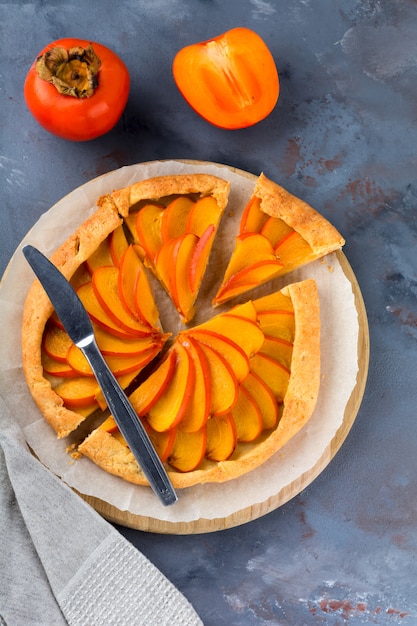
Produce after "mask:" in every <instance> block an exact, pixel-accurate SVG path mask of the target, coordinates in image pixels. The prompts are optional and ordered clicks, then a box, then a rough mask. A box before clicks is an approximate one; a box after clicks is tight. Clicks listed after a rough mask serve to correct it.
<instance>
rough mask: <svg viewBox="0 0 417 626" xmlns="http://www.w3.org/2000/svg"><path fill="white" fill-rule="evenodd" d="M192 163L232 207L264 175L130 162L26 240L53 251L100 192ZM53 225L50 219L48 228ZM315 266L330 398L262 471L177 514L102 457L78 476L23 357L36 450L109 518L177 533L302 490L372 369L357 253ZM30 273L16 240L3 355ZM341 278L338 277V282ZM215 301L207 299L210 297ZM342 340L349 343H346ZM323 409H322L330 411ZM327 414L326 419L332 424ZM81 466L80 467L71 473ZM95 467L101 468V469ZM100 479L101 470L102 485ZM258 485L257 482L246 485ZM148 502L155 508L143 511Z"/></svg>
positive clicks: (342, 434)
mask: <svg viewBox="0 0 417 626" xmlns="http://www.w3.org/2000/svg"><path fill="white" fill-rule="evenodd" d="M189 171H191V172H200V171H204V172H207V173H214V174H216V175H219V176H223V177H225V178H226V179H229V180H231V181H233V183H234V184H233V185H232V187H233V196H234V199H233V203H231V206H232V204H233V206H235V207H240V206H243V205H244V201H245V198H246V199H247V197H249V194H250V193H251V190H252V188H253V184H254V183H255V181H256V177H255V176H254V175H252V174H249V173H248V172H243V171H241V170H236V169H235V168H231V167H229V166H224V165H221V164H216V163H205V162H191V161H162V162H159V161H158V162H149V163H142V164H136V165H133V166H127V167H125V168H121V169H120V170H116V171H114V172H110V173H108V174H106V175H104V176H102V177H99V178H97V179H94V180H93V181H90V182H89V183H86V184H85V185H83V186H82V187H80V188H78V189H76V190H74V191H73V192H71V194H69V195H68V196H66V197H65V198H63V199H62V200H61V201H59V202H58V203H57V204H56V205H55V206H54V207H52V208H51V209H50V210H49V211H48V212H47V213H46V214H45V215H44V216H42V218H41V219H40V220H39V222H38V223H37V224H35V226H34V227H33V228H32V229H31V231H30V232H29V233H28V234H27V236H26V238H25V240H24V241H23V242H22V243H21V245H23V243H25V242H27V243H32V244H35V245H38V247H40V249H42V250H43V251H44V252H45V253H46V254H48V253H50V252H51V250H54V249H56V247H57V246H58V245H59V244H60V243H62V241H64V240H65V239H66V237H67V236H68V233H71V232H73V231H74V230H75V229H76V227H78V225H79V224H80V223H82V221H83V220H84V219H85V217H86V216H87V215H89V214H91V212H92V211H94V210H95V203H96V199H97V198H98V197H99V196H100V195H102V194H103V193H108V192H109V191H111V189H115V188H120V187H123V186H126V185H128V184H129V183H130V181H131V180H132V178H133V180H137V179H138V178H147V177H151V176H153V175H159V174H172V173H179V172H181V173H184V172H187V173H188V172H189ZM74 207H76V210H74ZM232 216H235V217H232ZM229 217H230V218H231V222H230V227H231V229H232V230H230V228H229V230H226V231H225V232H224V233H222V234H223V235H224V236H223V239H222V240H221V241H220V246H223V245H226V246H228V245H229V246H232V245H233V240H234V239H233V233H234V226H235V224H234V221H233V220H236V219H238V217H236V215H235V213H234V212H233V211H232V210H231V213H230V214H229ZM46 224H47V226H48V227H47V228H45V225H46ZM228 252H230V250H229V251H228ZM228 252H227V253H228ZM227 253H226V257H227ZM315 263H316V264H317V263H320V262H315ZM313 265H314V264H313ZM336 266H337V267H336ZM327 270H328V272H329V273H328V272H327ZM334 270H336V273H335V272H334ZM312 273H313V274H314V273H316V275H317V276H318V278H319V287H320V288H321V287H322V288H323V296H324V299H323V314H324V319H325V322H326V324H327V326H326V328H327V330H330V337H331V339H330V342H329V344H328V347H327V350H326V355H327V360H326V359H324V361H323V364H324V363H326V369H325V370H323V377H324V378H323V382H324V384H323V387H322V389H323V392H322V394H320V396H321V399H322V400H323V402H322V403H321V404H320V396H319V404H320V407H319V409H318V411H317V413H316V415H315V416H314V415H313V418H312V420H310V423H311V424H313V425H312V428H311V429H309V425H307V429H306V430H305V429H303V430H302V431H301V432H300V433H299V434H300V435H301V437H300V438H299V439H296V437H295V438H294V440H293V442H289V444H287V445H286V446H284V448H283V449H282V450H281V451H280V452H279V453H277V454H276V455H275V456H273V457H272V458H271V459H270V460H269V461H268V462H267V463H271V465H268V466H267V465H265V467H264V466H260V468H257V469H256V470H254V471H253V472H254V473H253V474H252V473H251V475H250V476H248V481H246V480H245V479H244V477H241V478H238V479H236V482H235V481H229V482H228V483H224V484H216V485H214V486H213V489H211V486H210V490H209V491H207V489H206V487H207V485H204V486H200V485H197V486H196V487H195V489H196V492H194V491H192V492H191V491H188V490H184V491H186V492H187V493H184V494H180V500H182V503H180V504H182V506H183V508H182V509H177V510H175V511H172V514H171V511H170V510H168V511H165V514H164V513H162V514H161V513H158V512H155V513H150V512H149V511H151V510H152V511H157V507H147V506H146V505H145V504H144V501H143V497H145V498H146V497H147V494H143V493H140V494H139V493H136V492H134V493H131V492H130V489H133V487H132V486H131V485H124V486H122V487H123V489H126V490H127V491H128V493H127V494H126V492H125V491H123V493H122V495H121V494H120V489H119V485H117V486H116V485H115V484H114V482H113V481H114V477H111V476H110V475H106V477H105V478H106V479H107V480H108V481H110V483H111V484H112V487H111V488H110V489H109V483H108V482H107V480H104V479H103V474H102V472H101V470H98V468H95V466H94V467H90V466H89V467H88V468H87V469H86V471H84V473H82V471H81V477H80V472H78V469H79V467H78V464H73V462H70V463H69V462H68V454H67V451H66V443H65V442H64V441H61V440H60V441H57V440H56V435H55V433H54V432H52V430H50V429H48V428H46V424H45V422H44V420H43V419H41V416H40V415H39V411H38V410H37V409H36V407H35V406H34V405H33V400H32V398H31V397H30V393H29V390H28V389H26V388H25V386H24V385H22V384H21V383H22V380H23V373H22V372H20V370H19V368H18V367H17V365H18V363H17V365H16V364H15V363H13V365H14V367H13V369H12V371H11V372H9V376H10V377H11V379H13V380H14V378H13V376H14V377H15V378H16V385H18V387H19V389H21V390H22V394H21V395H22V397H21V398H20V400H19V402H20V405H19V406H17V405H16V410H19V408H20V407H21V406H22V405H23V404H25V403H26V402H27V403H28V409H27V410H25V412H24V414H23V417H22V420H23V421H22V428H23V427H24V428H25V436H26V437H27V441H28V444H29V445H30V447H31V449H32V450H33V452H34V454H35V455H36V456H38V458H40V460H41V462H43V463H44V465H45V466H46V467H48V468H49V469H51V471H53V472H54V473H55V474H56V475H57V476H60V477H61V478H62V479H63V480H64V482H67V484H68V485H69V486H71V487H72V488H73V489H74V491H76V492H77V493H79V494H80V496H81V497H82V498H83V499H84V500H85V501H86V502H88V503H89V504H91V505H92V506H93V508H95V509H96V510H97V512H98V513H100V514H101V515H102V516H103V517H105V518H106V519H108V520H109V521H111V522H114V523H117V524H121V525H124V526H126V527H130V528H133V529H138V530H143V531H149V532H155V533H170V534H193V533H206V532H214V531H218V530H222V529H227V528H232V527H234V526H238V525H240V524H244V523H246V522H249V521H252V520H254V519H257V518H259V517H261V516H263V515H265V514H267V513H269V512H270V511H273V510H274V509H276V508H278V507H280V506H282V505H283V504H285V503H286V502H287V501H289V500H290V499H291V498H293V497H294V496H296V495H298V494H299V493H300V492H301V491H302V490H303V489H305V488H306V487H307V486H308V485H309V484H310V483H311V482H312V481H313V480H314V479H315V478H316V477H317V476H318V475H319V474H320V473H321V472H322V471H323V469H324V468H325V467H326V466H327V465H328V464H329V463H330V461H331V460H332V459H333V457H334V456H335V454H336V453H337V451H338V450H339V448H340V447H341V445H342V444H343V442H344V440H345V438H346V436H347V434H348V433H349V431H350V429H351V427H352V425H353V423H354V421H355V418H356V416H357V413H358V410H359V407H360V404H361V401H362V397H363V393H364V390H365V385H366V380H367V374H368V362H369V332H368V324H367V317H366V311H365V306H364V302H363V299H362V295H361V292H360V288H359V285H358V282H357V280H356V277H355V275H354V272H353V270H352V268H351V266H350V264H349V262H348V261H347V259H346V257H345V255H344V254H343V253H342V252H337V253H334V256H333V255H331V258H329V259H328V260H323V264H322V265H316V266H315V268H314V267H313V268H312ZM296 274H297V273H296ZM330 276H333V277H335V276H337V277H338V278H337V279H336V278H334V279H333V286H332V287H331V286H329V285H330V282H331V281H332V279H329V280H328V277H330ZM305 277H310V274H309V271H307V274H306V273H303V272H301V274H297V275H294V276H292V277H291V279H292V280H294V281H296V280H300V279H303V278H305ZM32 280H33V276H32V274H31V272H30V269H29V268H28V267H27V264H26V263H25V262H24V259H23V257H22V255H21V254H20V250H19V249H18V250H17V251H16V254H15V255H14V257H13V258H12V260H11V262H10V264H9V267H8V269H7V271H6V273H5V275H4V277H3V280H2V281H1V289H2V297H4V299H5V300H6V301H7V302H8V303H9V304H10V306H9V307H4V308H3V310H2V311H1V315H0V317H1V318H2V320H1V321H2V323H3V326H4V327H8V328H9V330H10V332H9V333H8V338H7V341H8V342H9V343H8V344H7V345H6V346H5V350H4V354H5V355H6V354H9V353H11V352H12V350H13V349H14V346H15V345H17V344H18V343H20V334H21V321H20V319H19V316H17V317H16V315H15V313H14V312H15V311H16V310H21V309H22V306H23V302H24V298H25V294H26V293H27V289H28V288H29V285H30V284H31V282H32ZM334 280H337V281H340V283H339V282H336V283H334ZM16 284H19V285H20V289H19V290H16V288H15V286H16ZM339 285H340V286H341V290H340V291H339V290H337V293H338V294H339V295H340V297H338V298H334V297H332V296H333V291H328V289H332V288H334V287H338V286H339ZM343 297H347V298H348V300H349V302H348V306H345V303H344V301H343V300H342V299H340V298H343ZM210 301H211V300H210V298H208V302H210ZM339 315H340V320H339ZM329 323H330V324H329ZM346 323H347V324H352V326H351V331H352V334H350V333H346V326H345V324H346ZM340 324H342V327H340ZM170 330H173V331H174V330H175V329H170ZM332 333H333V335H332ZM323 337H324V335H323ZM340 339H341V340H342V342H341V343H340V344H339V340H340ZM6 343H7V342H6ZM8 346H9V347H8ZM329 346H330V348H329ZM339 350H342V351H343V350H346V351H347V354H346V356H347V359H344V358H343V357H342V358H339V356H338V355H339ZM0 361H1V359H0ZM346 363H348V367H346ZM2 367H4V368H5V369H7V368H9V367H10V363H9V360H8V359H7V358H6V359H3V361H2ZM11 389H15V386H14V385H11ZM9 401H10V403H11V406H14V403H15V402H17V401H16V394H15V393H14V392H13V393H12V394H10V397H9ZM336 405H337V406H336ZM323 409H324V413H322V410H323ZM314 417H316V419H314ZM322 418H324V422H325V425H326V427H325V428H324V429H323V422H322ZM287 446H289V447H287ZM300 450H302V451H303V454H302V455H300V453H299V451H300ZM80 462H81V461H80ZM271 468H272V471H274V472H276V483H271V482H270V481H268V482H266V481H265V478H264V476H265V473H264V472H266V474H268V472H269V471H271ZM73 469H74V470H75V472H73V473H72V470H73ZM95 470H97V472H98V474H95V473H94V472H95ZM263 470H264V471H263ZM77 472H78V473H77ZM95 479H97V484H96V482H95ZM250 484H252V487H251V488H248V486H249V485H250ZM200 488H201V489H200ZM112 489H113V492H112ZM142 489H145V491H146V492H148V491H150V490H148V489H146V488H144V487H143V488H142ZM191 489H194V488H191ZM86 494H89V495H86ZM107 494H108V495H107ZM208 494H209V495H208ZM225 494H229V496H232V498H229V497H225ZM259 494H263V495H259ZM181 495H182V497H181ZM233 496H234V499H233ZM194 497H196V498H199V500H198V501H197V505H198V508H197V510H199V511H201V513H199V514H195V513H194V511H195V508H194V503H195V500H194ZM125 502H130V503H131V504H132V506H131V510H130V511H126V510H121V505H122V503H123V506H124V503H125ZM119 503H120V504H119ZM217 506H218V509H219V512H218V514H217V515H216V516H215V517H212V512H213V511H216V507H217ZM118 507H120V508H118ZM132 511H134V512H132ZM144 511H145V512H147V514H144V513H143V512H144ZM180 511H182V513H180ZM196 518H197V519H196ZM174 520H175V521H174ZM190 520H191V521H190Z"/></svg>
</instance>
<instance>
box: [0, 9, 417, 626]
mask: <svg viewBox="0 0 417 626" xmlns="http://www.w3.org/2000/svg"><path fill="white" fill-rule="evenodd" d="M234 26H247V27H249V28H252V29H254V30H255V31H256V32H258V33H259V34H260V35H261V36H262V37H263V38H264V40H265V41H266V43H267V44H268V46H269V48H270V50H271V52H272V53H273V55H274V57H275V59H276V63H277V66H278V70H279V73H280V77H281V94H280V98H279V102H278V105H277V107H276V109H275V110H274V112H273V113H272V114H271V115H270V116H269V117H268V118H267V119H266V120H265V121H263V122H262V123H260V124H258V125H256V126H254V127H252V128H249V129H245V130H239V131H224V130H221V129H218V128H215V127H213V126H210V125H209V124H207V123H206V122H205V121H204V120H203V119H201V118H199V117H198V116H197V115H196V114H195V113H194V112H193V111H192V110H191V109H190V108H189V107H188V105H187V104H186V103H185V102H184V100H183V99H182V96H181V95H180V94H179V92H178V91H177V89H176V87H175V84H174V81H173V78H172V74H171V63H172V59H173V56H174V55H175V53H176V51H177V50H178V49H179V48H181V47H182V46H183V45H186V44H188V43H193V42H195V41H200V40H204V39H207V38H209V37H212V36H214V35H217V34H220V33H221V32H224V31H225V30H227V29H228V28H232V27H234ZM0 29H1V32H0V34H1V43H0V45H1V55H2V71H1V75H0V81H1V83H0V84H1V99H2V100H1V102H2V104H1V122H0V123H1V136H0V142H1V143H0V175H1V181H2V182H1V188H0V193H1V218H2V222H1V224H2V225H1V230H0V243H1V247H0V254H1V266H0V271H1V272H2V271H3V270H4V268H5V267H6V264H7V262H8V260H9V258H10V256H11V255H12V253H13V251H14V249H15V248H16V246H17V245H18V243H19V241H20V240H21V239H22V237H23V236H24V235H25V234H26V232H27V231H28V230H29V228H30V227H31V226H32V225H33V224H34V223H35V222H36V221H37V219H38V218H39V216H40V215H41V214H42V213H44V212H45V211H46V210H47V209H49V208H50V207H51V206H52V205H53V204H54V203H55V202H56V201H57V200H59V199H60V198H61V197H62V196H64V195H65V194H66V193H68V192H69V191H71V190H73V189H74V188H76V187H78V186H79V185H81V184H83V183H84V182H86V181H88V180H90V179H91V178H94V177H96V176H97V175H99V174H102V173H105V172H108V171H110V170H113V169H115V168H117V167H120V166H122V165H128V164H131V163H137V162H141V161H149V160H154V159H164V158H169V159H170V158H187V159H203V160H210V161H217V162H221V163H226V164H228V165H233V166H236V167H239V168H242V169H245V170H248V171H250V172H252V173H254V174H258V173H259V172H260V171H264V172H265V174H266V175H267V176H269V177H270V178H272V179H274V180H276V181H277V182H280V183H281V184H283V185H284V186H285V187H287V188H288V189H289V190H290V191H291V192H293V193H295V194H296V195H299V196H300V197H302V198H303V199H305V200H306V201H308V202H310V203H311V204H312V205H313V206H315V207H316V208H317V209H318V210H320V211H321V212H322V213H323V214H324V215H325V216H326V217H328V218H329V219H330V220H331V221H332V222H333V223H334V224H335V225H336V226H337V227H338V228H339V229H340V230H341V232H342V233H343V235H344V237H345V238H346V241H347V243H346V246H345V253H346V256H347V257H348V260H349V261H350V263H351V265H352V267H353V269H354V271H355V273H356V276H357V278H358V281H359V284H360V286H361V289H362V293H363V296H364V300H365V304H366V307H367V311H368V316H369V325H370V335H371V361H370V371H369V379H368V385H367V388H366V392H365V396H364V400H363V403H362V406H361V408H360V411H359V414H358V417H357V419H356V422H355V424H354V427H353V428H352V430H351V432H350V434H349V436H348V438H347V440H346V442H345V444H344V445H343V447H342V449H341V450H340V452H339V453H338V454H337V456H336V458H335V459H334V460H333V461H332V462H331V463H330V465H329V466H328V467H327V468H326V470H325V471H324V472H323V473H322V474H321V475H320V476H319V478H317V479H316V480H315V481H314V482H313V483H312V484H311V485H310V486H309V487H308V488H307V489H305V490H304V492H302V493H301V494H300V495H299V496H297V497H296V498H294V499H293V500H292V501H291V502H289V503H288V504H286V505H284V506H283V507H282V508H280V509H279V510H277V511H275V512H273V513H270V514H269V515H267V516H265V517H263V518H261V519H259V520H256V521H253V522H251V523H250V524H247V525H245V526H241V527H238V528H234V529H230V530H227V531H223V532H218V533H213V534H209V535H199V536H186V537H181V536H160V535H152V534H146V533H142V532H138V531H133V530H129V529H123V528H120V530H121V532H122V533H123V534H124V535H125V536H127V537H128V538H129V539H130V540H131V541H132V543H133V544H134V545H135V546H137V547H138V548H139V549H140V550H141V551H143V552H144V553H145V554H146V555H147V556H149V558H150V559H151V560H152V561H153V562H154V563H155V564H156V565H157V566H158V567H160V569H161V570H162V571H163V572H164V573H165V574H166V575H167V576H168V578H169V579H170V580H171V581H172V582H173V583H174V584H176V585H177V586H178V587H179V588H180V589H181V590H182V591H183V593H184V594H185V595H186V596H187V598H188V599H189V600H190V601H191V602H192V603H193V605H194V607H195V608H196V610H197V611H198V612H199V614H200V615H201V617H202V619H203V621H204V622H205V624H207V626H221V625H222V624H228V625H229V626H231V625H236V626H237V625H246V624H248V625H250V624H254V625H260V626H263V625H272V624H279V625H288V624H289V625H296V626H298V625H303V624H306V625H310V624H311V625H316V624H330V625H336V624H337V625H339V624H349V625H350V626H357V625H359V624H382V625H385V624H404V625H406V624H407V625H409V624H412V625H414V624H417V562H416V556H417V461H416V447H417V436H416V435H417V420H416V407H417V384H416V378H417V377H416V357H417V254H416V252H417V245H416V240H417V239H416V236H417V218H416V209H417V178H416V172H417V147H416V146H417V80H416V79H417V3H416V2H415V1H413V0H404V1H399V0H389V1H388V0H367V1H366V0H343V1H342V0H291V1H290V0H280V1H273V0H181V1H179V0H153V2H149V1H148V0H127V1H121V2H113V1H109V0H102V1H95V2H90V3H81V2H80V3H77V2H74V1H71V0H68V1H67V2H48V1H43V2H42V1H38V2H30V1H28V2H15V3H13V2H4V1H1V2H0ZM65 36H76V37H81V38H85V39H92V40H97V41H100V42H101V43H103V44H105V45H108V46H109V47H110V48H112V49H114V50H115V51H116V52H117V53H118V54H119V55H120V56H121V57H122V58H123V59H124V61H125V63H126V64H127V66H128V68H129V71H130V74H131V79H132V88H131V94H130V98H129V102H128V105H127V108H126V111H125V113H124V115H123V117H122V119H121V120H120V122H119V123H118V125H117V127H116V128H115V129H114V130H113V131H112V132H110V133H109V134H107V135H106V136H104V137H102V138H100V139H97V140H95V141H92V142H88V143H71V142H66V141H63V140H60V139H58V138H56V137H54V136H52V135H49V134H48V133H46V132H45V131H44V130H43V129H42V128H40V127H39V126H38V125H37V124H36V122H35V121H34V120H33V119H32V118H31V116H30V114H29V113H28V111H27V109H26V107H25V104H24V101H23V94H22V89H23V82H24V78H25V75H26V72H27V70H28V68H29V66H30V64H31V63H32V61H33V59H34V57H35V56H36V55H37V54H38V52H39V51H40V50H41V49H42V48H43V47H44V45H46V44H47V43H49V42H50V41H52V40H54V39H57V38H61V37H65ZM138 593H140V590H138Z"/></svg>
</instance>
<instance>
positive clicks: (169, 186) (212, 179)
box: [110, 174, 230, 217]
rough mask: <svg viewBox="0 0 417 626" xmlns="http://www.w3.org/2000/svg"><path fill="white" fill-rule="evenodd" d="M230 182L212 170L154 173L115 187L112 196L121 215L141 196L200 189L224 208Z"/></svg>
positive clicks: (183, 192)
mask: <svg viewBox="0 0 417 626" xmlns="http://www.w3.org/2000/svg"><path fill="white" fill-rule="evenodd" d="M229 189H230V183H229V182H228V181H225V180H223V179H221V178H217V176H212V175H210V174H179V175H177V176H175V175H173V176H155V177H154V178H148V179H146V180H141V181H139V182H137V183H134V184H133V185H130V186H129V187H124V188H123V189H118V190H116V191H113V193H112V194H111V196H110V197H111V198H112V200H113V201H114V203H115V205H116V207H117V210H118V211H119V213H120V215H122V216H123V217H126V216H127V215H128V213H129V209H130V208H131V207H133V206H134V205H135V204H137V203H138V202H140V201H141V200H159V199H161V198H164V197H167V196H171V195H173V194H179V195H187V194H194V193H198V194H200V195H201V196H213V197H214V198H215V199H216V201H217V204H218V205H219V207H220V208H221V209H224V208H225V206H226V204H227V200H228V195H229Z"/></svg>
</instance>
